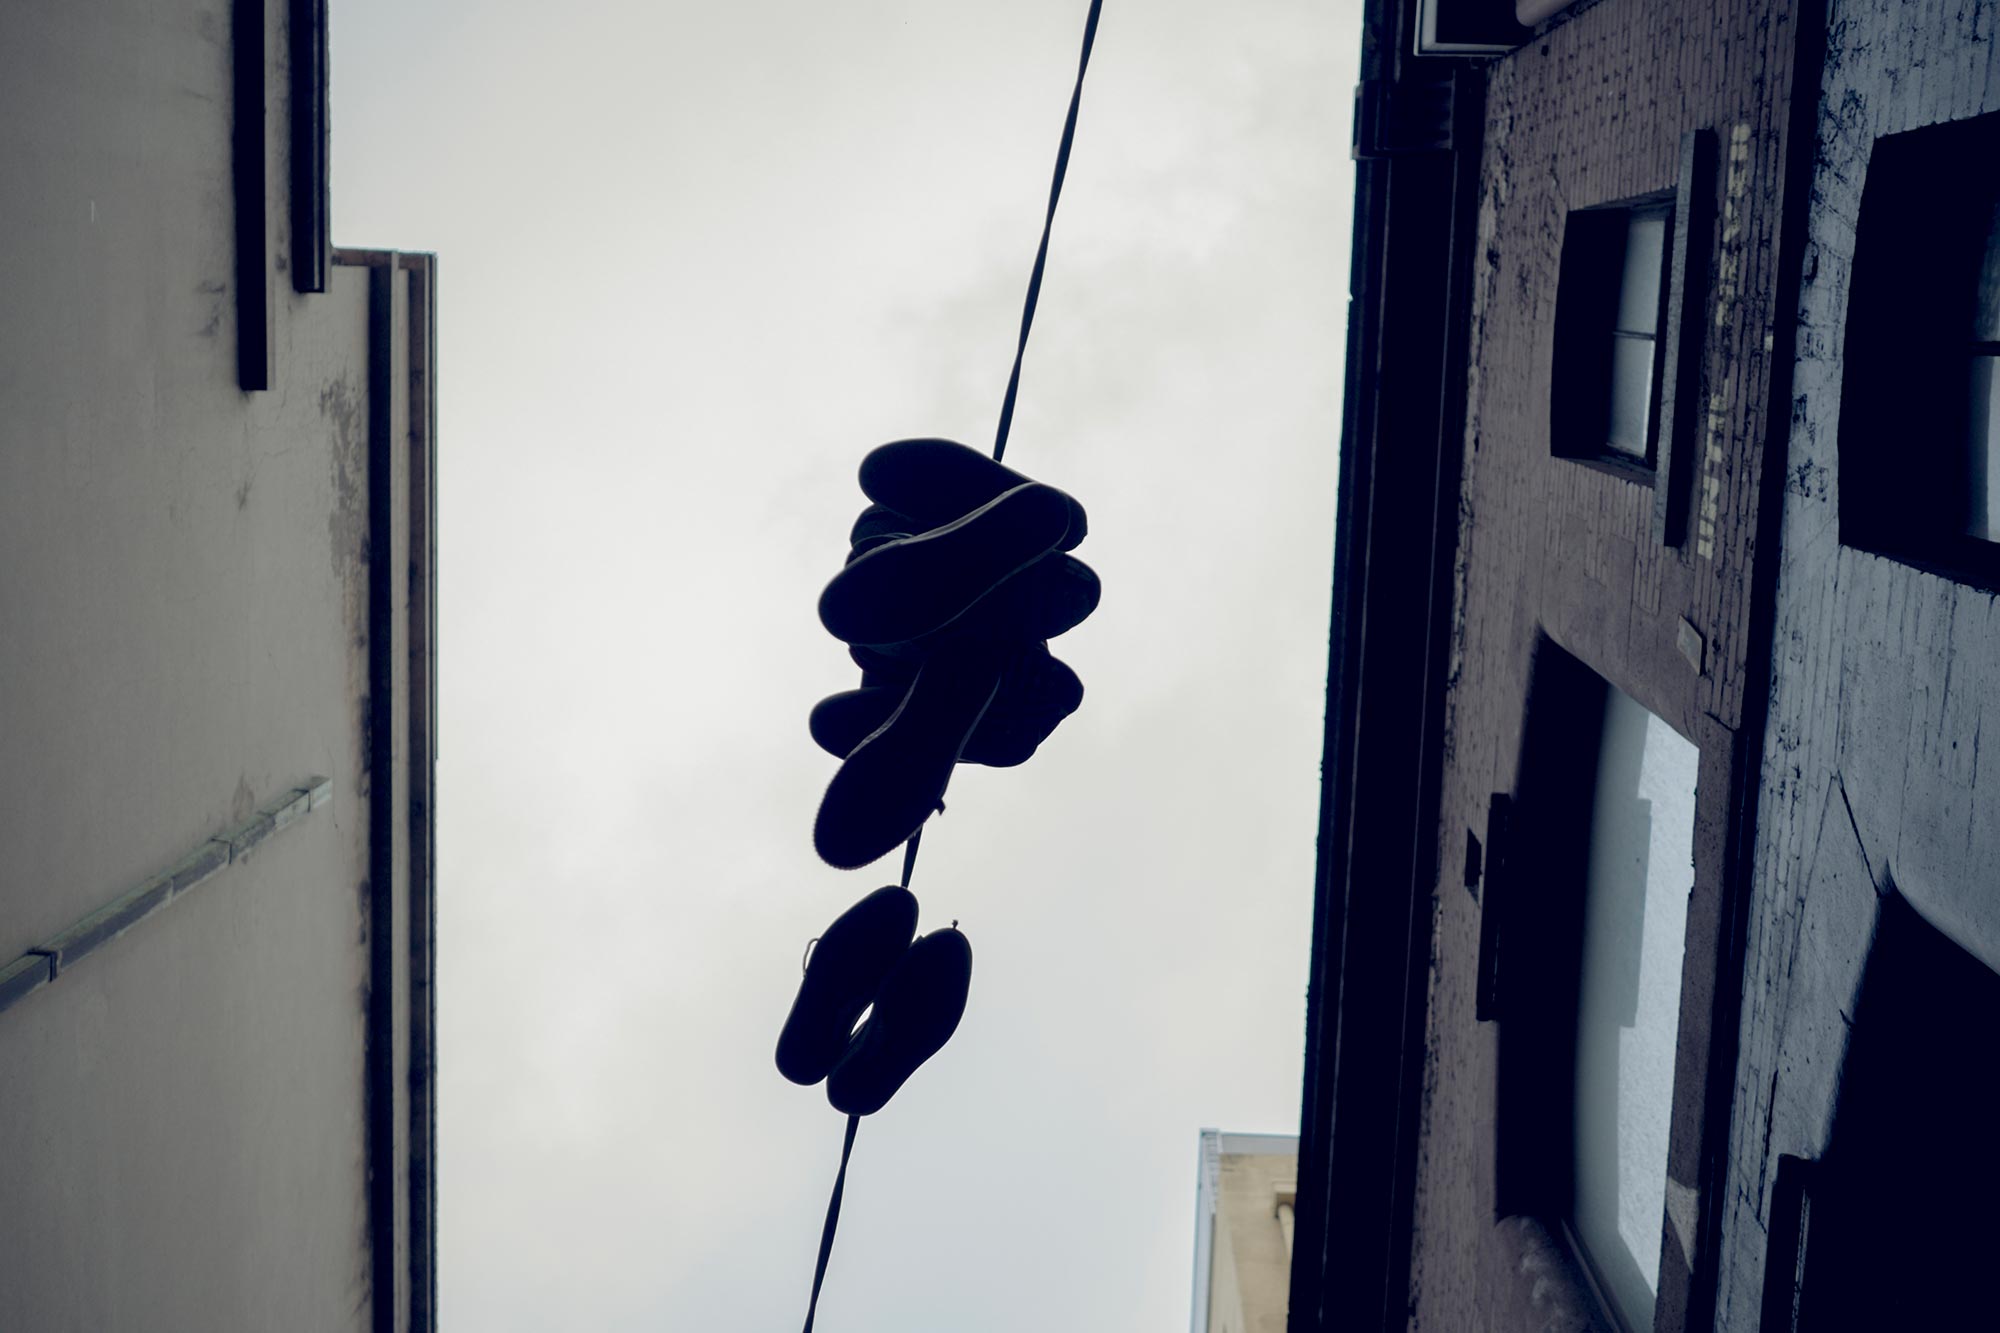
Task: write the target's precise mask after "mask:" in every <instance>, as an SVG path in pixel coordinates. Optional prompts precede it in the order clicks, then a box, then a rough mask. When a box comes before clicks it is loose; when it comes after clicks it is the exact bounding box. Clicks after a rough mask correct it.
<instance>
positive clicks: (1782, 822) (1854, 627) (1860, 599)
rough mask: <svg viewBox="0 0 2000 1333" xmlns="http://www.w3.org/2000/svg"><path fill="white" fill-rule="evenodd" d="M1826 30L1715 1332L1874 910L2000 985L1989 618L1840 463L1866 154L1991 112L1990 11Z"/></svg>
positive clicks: (1732, 1299)
mask: <svg viewBox="0 0 2000 1333" xmlns="http://www.w3.org/2000/svg"><path fill="white" fill-rule="evenodd" d="M1829 23H1830V26H1829V40H1828V46H1827V55H1826V66H1825V76H1824V87H1823V89H1822V92H1821V100H1820V108H1819V116H1818V129H1817V141H1818V142H1817V163H1816V167H1815V171H1814V179H1813V208H1812V218H1811V222H1810V226H1809V233H1808V234H1809V246H1808V250H1807V253H1806V257H1805V275H1806V276H1805V281H1804V283H1803V286H1802V289H1801V296H1800V306H1799V319H1800V337H1799V345H1798V360H1797V369H1796V373H1795V379H1794V392H1795V400H1794V403H1793V407H1792V429H1791V436H1790V454H1789V458H1788V460H1787V467H1786V480H1787V484H1786V488H1785V495H1784V511H1783V513H1784V517H1783V532H1782V543H1783V556H1782V562H1781V565H1780V571H1779V576H1778V590H1777V604H1776V620H1777V626H1776V652H1775V661H1774V672H1773V682H1772V703H1771V712H1770V720H1769V726H1768V729H1767V733H1766V736H1767V739H1766V747H1765V760H1764V771H1763V798H1762V803H1761V804H1762V811H1761V817H1760V820H1759V828H1758V835H1757V843H1756V872H1755V886H1754V896H1753V898H1752V901H1751V905H1750V917H1749V926H1748V937H1747V946H1746V947H1747V960H1746V964H1745V975H1744V988H1745V994H1744V1006H1743V1015H1742V1037H1741V1047H1740V1055H1739V1061H1738V1065H1737V1069H1736V1079H1735V1100H1734V1107H1733V1116H1732V1124H1731V1129H1730V1142H1729V1158H1728V1178H1727V1184H1726V1190H1727V1192H1726V1195H1725V1198H1724V1207H1725V1212H1724V1230H1723V1238H1722V1249H1721V1277H1720V1292H1719V1297H1718V1309H1717V1317H1716V1324H1717V1327H1718V1328H1725V1329H1744V1330H1749V1329H1754V1328H1755V1327H1756V1326H1757V1321H1758V1317H1759V1302H1760V1300H1761V1296H1762V1288H1763V1276H1764V1249H1765V1243H1764V1237H1765V1227H1766V1224H1767V1222H1768V1220H1769V1210H1770V1207H1771V1190H1772V1186H1773V1183H1774V1180H1773V1177H1774V1175H1775V1163H1776V1160H1777V1155H1778V1154H1780V1153H1793V1154H1798V1155H1801V1156H1817V1155H1818V1154H1819V1153H1820V1152H1821V1151H1823V1150H1824V1149H1825V1147H1826V1145H1827V1135H1828V1132H1829V1130H1830V1128H1831V1123H1832V1115H1833V1110H1834V1097H1835V1094H1836V1091H1837V1084H1838V1078H1839V1071H1840V1065H1841V1060H1842V1057H1843V1055H1844V1052H1845V1049H1846V1042H1847V1028H1848V1019H1849V1016H1850V1015H1851V1014H1852V1012H1853V1004H1854V1000H1855V996H1856V993H1857V991H1858V988H1859V984H1860V980H1861V972H1862V968H1863V965H1864V964H1865V962H1866V959H1867V953H1868V948H1869V943H1870V940H1871V937H1872V935H1873V932H1874V926H1875V920H1876V914H1877V911H1878V898H1877V894H1878V892H1879V891H1883V890H1886V889H1887V888H1888V887H1889V886H1890V885H1891V884H1893V885H1894V887H1895V888H1896V889H1897V890H1898V891H1900V892H1901V893H1902V894H1903V895H1904V896H1906V897H1907V898H1908V899H1909V900H1910V902H1911V903H1912V904H1913V905H1914V906H1915V907H1916V908H1917V909H1918V911H1919V912H1921V913H1923V914H1924V915H1925V916H1926V917H1928V918H1929V919H1930V921H1931V922H1932V923H1933V924H1934V925H1936V926H1938V927H1939V928H1940V929H1942V930H1943V931H1944V932H1945V933H1946V934H1948V935H1950V936H1952V937H1953V938H1954V939H1955V940H1956V941H1957V942H1958V943H1960V944H1961V945H1963V946H1964V947H1965V948H1967V949H1968V950H1969V951H1970V952H1972V953H1973V954H1974V955H1975V956H1977V957H1979V958H1981V959H1982V960H1983V961H1984V962H1985V963H1986V964H1987V965H1988V966H1990V967H1995V968H2000V871H1996V867H2000V796H1997V795H1996V791H1995V788H1994V783H1993V780H1992V778H1991V777H1990V776H1989V777H1988V778H1987V779H1986V782H1985V786H1984V787H1983V788H1982V786H1981V785H1980V781H1981V773H1980V746H1981V737H1982V735H1983V733H1984V729H1985V720H1986V719H1987V718H1989V717H1990V718H1992V719H1993V720H1994V723H1995V726H1996V730H2000V607H1996V601H2000V599H1996V598H1995V596H1994V595H1993V594H1991V593H1986V592H1982V591H1978V590H1976V589H1972V588H1968V587H1964V586H1962V585H1959V584H1955V583H1952V582H1950V581H1949V580H1947V579H1944V578H1941V577H1938V576H1937V575H1934V574H1929V573H1925V572H1922V571H1919V570H1917V569H1914V568H1912V567H1910V566H1907V565H1903V564H1900V563H1898V562H1896V561H1893V560H1888V559H1884V558H1882V557H1880V556H1876V555H1872V554H1869V553H1867V552H1864V551H1859V550H1854V549H1851V548H1848V547H1845V546H1842V545H1841V544H1840V538H1839V523H1838V512H1839V491H1840V484H1841V479H1840V467H1839V458H1838V443H1837V442H1838V437H1839V426H1840V397H1841V377H1842V356H1841V352H1842V346H1843V343H1844V337H1845V328H1846V321H1847V298H1848V291H1849V278H1850V275H1851V272H1852V261H1853V253H1854V226H1855V220H1856V217H1857V214H1858V211H1859V206H1860V200H1861V190H1862V187H1863V184H1864V182H1865V180H1866V175H1867V165H1868V159H1869V154H1870V152H1871V150H1872V148H1873V145H1874V141H1875V139H1876V138H1877V137H1878V136H1880V135H1885V134H1893V133H1897V132H1900V131H1904V130H1909V129H1915V128H1918V127H1920V126H1924V125H1929V124H1933V123H1936V122H1939V121H1944V120H1955V119H1961V118H1964V117H1966V116H1971V115H1976V114H1979V113H1981V112H1987V111H1994V110H2000V43H1996V41H1995V36H1996V30H2000V4H1996V3H1994V0H1983V2H1980V0H1964V2H1961V0H1833V3H1832V5H1831V7H1830V12H1829ZM1992 167H1993V164H1992V163H1980V164H1972V163H1968V164H1967V169H1968V170H1978V169H1984V170H1991V169H1992ZM1986 767H1987V769H1988V770H1989V772H1990V770H1992V768H1993V767H1994V764H1993V756H1992V755H1991V754H1989V755H1987V764H1986ZM1983 1054H1984V1057H1987V1058H1990V1055H1991V1051H1990V1049H1989V1050H1988V1051H1986V1052H1984V1053H1983ZM1973 1058H1981V1056H1980V1055H1979V1054H1974V1055H1973Z"/></svg>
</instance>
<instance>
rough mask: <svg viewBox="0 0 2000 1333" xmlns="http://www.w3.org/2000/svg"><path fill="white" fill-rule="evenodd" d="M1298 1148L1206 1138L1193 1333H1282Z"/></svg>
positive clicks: (1280, 1142) (1280, 1140)
mask: <svg viewBox="0 0 2000 1333" xmlns="http://www.w3.org/2000/svg"><path fill="white" fill-rule="evenodd" d="M1298 1164H1299V1141H1298V1139H1297V1137H1296V1136H1294V1135H1290V1134H1225V1133H1223V1132H1222V1131H1221V1130H1219V1129H1204V1130H1203V1131H1201V1166H1200V1176H1199V1181H1198V1183H1197V1185H1196V1187H1195V1207H1194V1318H1193V1323H1192V1325H1191V1328H1192V1333H1284V1329H1285V1293H1286V1287H1287V1284H1288V1282H1289V1279H1290V1273H1291V1266H1292V1205H1293V1195H1294V1193H1295V1191H1296V1188H1297V1186H1296V1184H1295V1182H1296V1180H1297V1176H1298Z"/></svg>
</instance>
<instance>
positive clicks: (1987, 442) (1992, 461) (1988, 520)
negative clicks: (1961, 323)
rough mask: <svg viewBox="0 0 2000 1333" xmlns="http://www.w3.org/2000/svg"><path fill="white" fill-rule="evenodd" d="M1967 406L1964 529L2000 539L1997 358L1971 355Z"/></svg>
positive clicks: (1999, 383)
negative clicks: (1969, 405) (1969, 420)
mask: <svg viewBox="0 0 2000 1333" xmlns="http://www.w3.org/2000/svg"><path fill="white" fill-rule="evenodd" d="M1971 406H1972V412H1971V423H1970V424H1971V429H1970V430H1969V431H1968V432H1967V433H1968V435H1969V437H1970V438H1968V439H1967V441H1966V444H1967V446H1968V453H1967V459H1966V477H1965V480H1966V499H1967V501H1968V506H1967V508H1968V512H1967V515H1966V523H1965V530H1966V531H1967V532H1969V533H1971V534H1972V535H1973V536H1975V537H1979V538H1983V539H1984V540H1986V541H1989V542H1991V541H2000V358H1996V357H1991V356H1975V357H1973V358H1972V405H1971Z"/></svg>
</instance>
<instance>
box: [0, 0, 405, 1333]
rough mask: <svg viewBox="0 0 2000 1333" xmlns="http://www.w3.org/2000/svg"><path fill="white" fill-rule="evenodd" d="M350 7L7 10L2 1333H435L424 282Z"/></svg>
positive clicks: (260, 3) (178, 4)
mask: <svg viewBox="0 0 2000 1333" xmlns="http://www.w3.org/2000/svg"><path fill="white" fill-rule="evenodd" d="M325 61H326V14H325V0H318V3H313V0H294V2H292V3H282V2H281V0H235V2H234V3H221V0H112V3H108V4H100V5H92V6H88V7H83V8H79V7H76V6H67V5H42V4H30V5H7V6H4V7H0V181H5V183H6V184H5V187H4V188H0V237H5V243H4V246H0V288H4V290H5V293H6V298H5V300H4V302H0V753H4V756H5V760H6V762H5V764H4V765H0V848H4V853H0V1070H4V1071H5V1072H4V1074H0V1143H4V1144H5V1150H4V1151H0V1327H4V1328H7V1329H9V1330H14V1329H19V1330H23V1331H24V1333H39V1331H40V1330H53V1329H88V1330H92V1331H93V1333H97V1331H99V1330H102V1331H104V1333H119V1331H122V1330H145V1331H146V1333H181V1331H185V1333H223V1331H229V1333H233V1331H237V1330H241V1331H242V1333H279V1331H281V1330H282V1333H316V1331H318V1330H371V1331H372V1333H394V1331H396V1330H429V1329H432V1328H434V1327H435V1297H434V1291H435V1288H434V1285H433V1284H434V1265H433V1262H432V1255H433V1251H434V1235H435V1188H434V1182H435V1178H436V1177H435V1161H436V1158H435V1133H434V1124H435V1120H434V1114H435V1112H434V1101H433V1086H434V1082H433V1072H434V1070H435V1068H436V1053H435V1049H434V1045H433V1032H434V1025H433V1014H434V1006H435V999H434V991H433V985H432V981H433V959H434V957H435V940H434V935H433V921H434V915H433V863H434V858H433V845H434V844H433V826H432V812H433V810H434V809H435V798H434V791H433V783H432V773H433V766H434V762H435V756H436V717H437V713H436V707H435V698H436V695H435V690H436V671H435V666H436V655H435V647H436V630H435V626H436V590H437V581H436V561H435V546H434V541H435V524H434V521H433V515H434V513H435V504H436V470H435V468H436V442H437V437H436V411H435V405H436V381H435V367H436V364H437V362H436V354H435V348H434V338H435V332H436V328H437V323H436V320H437V286H436V266H435V264H434V262H433V261H432V259H431V257H430V256H427V255H399V254H396V253H393V252H386V251H342V250H335V249H333V248H332V247H331V245H330V244H329V242H328V238H327V235H326V219H327V207H326V205H327V200H326V171H327V157H326V105H327V104H326V96H327V80H326V64H325Z"/></svg>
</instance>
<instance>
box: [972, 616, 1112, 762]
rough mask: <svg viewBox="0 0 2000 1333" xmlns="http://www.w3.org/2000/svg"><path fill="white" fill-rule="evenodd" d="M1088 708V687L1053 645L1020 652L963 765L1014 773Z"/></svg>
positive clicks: (1009, 666) (1033, 646) (1011, 662)
mask: <svg viewBox="0 0 2000 1333" xmlns="http://www.w3.org/2000/svg"><path fill="white" fill-rule="evenodd" d="M1082 703H1083V682H1082V681H1080V680H1078V679H1077V677H1076V672H1074V671H1072V670H1070V669H1069V667H1068V665H1067V664H1065V663H1064V662H1063V661H1062V660H1061V659H1059V658H1057V657H1054V656H1052V655H1050V653H1049V650H1048V647H1047V645H1045V644H1040V643H1035V644H1029V645H1028V646H1027V647H1025V648H1023V649H1021V650H1020V651H1019V652H1017V653H1015V654H1014V656H1013V657H1012V658H1010V659H1009V660H1008V664H1007V669H1006V671H1005V673H1004V674H1002V675H1001V677H1000V688H999V689H998V690H996V691H995V692H994V695H993V702H992V703H991V704H989V705H988V706H987V709H986V715H985V716H984V717H982V718H980V719H979V725H978V726H977V727H974V728H973V730H972V735H971V736H970V737H969V738H968V739H967V740H966V742H965V749H964V750H963V751H962V752H961V753H960V754H959V757H958V761H959V762H960V763H962V764H980V765H983V766H985V767H987V768H1013V767H1014V766H1015V765H1017V764H1025V763H1027V762H1028V760H1030V759H1032V758H1034V755H1035V751H1036V750H1037V749H1038V748H1040V746H1041V744H1042V742H1043V741H1045V740H1047V739H1048V738H1049V737H1050V736H1051V735H1053V734H1054V732H1055V729H1056V728H1057V727H1058V726H1061V725H1062V720H1063V719H1064V718H1066V717H1068V716H1069V715H1070V714H1071V713H1074V712H1075V711H1076V710H1077V708H1078V707H1079V706H1080V705H1081V704H1082Z"/></svg>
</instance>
